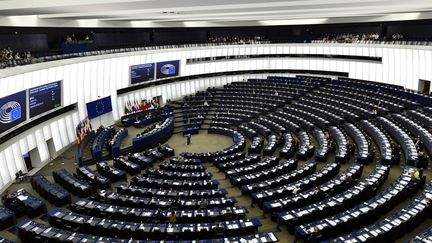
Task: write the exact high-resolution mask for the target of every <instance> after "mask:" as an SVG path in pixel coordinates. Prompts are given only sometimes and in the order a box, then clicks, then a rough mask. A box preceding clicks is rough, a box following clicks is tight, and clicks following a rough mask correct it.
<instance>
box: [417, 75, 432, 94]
mask: <svg viewBox="0 0 432 243" xmlns="http://www.w3.org/2000/svg"><path fill="white" fill-rule="evenodd" d="M430 85H431V81H429V80H424V79H419V87H418V91H419V92H420V93H422V94H425V95H429V94H430Z"/></svg>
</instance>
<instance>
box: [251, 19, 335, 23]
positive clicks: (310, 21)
mask: <svg viewBox="0 0 432 243" xmlns="http://www.w3.org/2000/svg"><path fill="white" fill-rule="evenodd" d="M327 20H328V19H327V18H320V19H287V20H260V21H258V22H259V23H260V24H261V25H305V24H323V23H325V22H326V21H327Z"/></svg>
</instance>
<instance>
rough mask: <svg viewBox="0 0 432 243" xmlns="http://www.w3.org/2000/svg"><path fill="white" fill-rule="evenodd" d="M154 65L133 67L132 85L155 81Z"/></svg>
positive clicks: (131, 73) (131, 74)
mask: <svg viewBox="0 0 432 243" xmlns="http://www.w3.org/2000/svg"><path fill="white" fill-rule="evenodd" d="M154 68H155V67H154V63H147V64H140V65H134V66H131V70H130V76H131V84H137V83H142V82H147V81H151V80H154V79H155V77H154V76H155V75H154V73H155V72H154Z"/></svg>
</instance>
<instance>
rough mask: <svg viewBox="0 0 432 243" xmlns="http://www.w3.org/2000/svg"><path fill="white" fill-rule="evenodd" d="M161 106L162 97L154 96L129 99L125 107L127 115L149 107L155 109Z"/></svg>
mask: <svg viewBox="0 0 432 243" xmlns="http://www.w3.org/2000/svg"><path fill="white" fill-rule="evenodd" d="M159 106H160V99H159V97H153V98H152V99H151V100H147V99H141V101H139V100H137V99H135V100H132V101H130V100H128V101H127V102H126V104H125V107H124V112H125V115H127V114H131V113H135V112H139V111H145V110H149V109H155V108H158V107H159Z"/></svg>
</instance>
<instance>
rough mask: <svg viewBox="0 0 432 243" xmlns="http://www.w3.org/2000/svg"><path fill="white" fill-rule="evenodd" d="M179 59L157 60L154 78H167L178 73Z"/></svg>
mask: <svg viewBox="0 0 432 243" xmlns="http://www.w3.org/2000/svg"><path fill="white" fill-rule="evenodd" d="M179 63H180V61H179V60H175V61H167V62H158V63H157V64H156V78H168V77H174V76H177V75H179V73H180V65H179Z"/></svg>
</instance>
